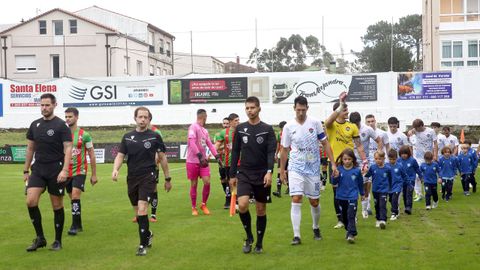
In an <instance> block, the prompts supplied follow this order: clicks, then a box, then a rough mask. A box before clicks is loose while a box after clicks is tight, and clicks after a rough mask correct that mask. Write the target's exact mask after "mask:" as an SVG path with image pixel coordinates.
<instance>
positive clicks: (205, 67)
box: [174, 52, 225, 75]
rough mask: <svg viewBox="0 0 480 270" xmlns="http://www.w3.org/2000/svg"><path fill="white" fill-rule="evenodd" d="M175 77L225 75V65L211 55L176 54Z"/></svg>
mask: <svg viewBox="0 0 480 270" xmlns="http://www.w3.org/2000/svg"><path fill="white" fill-rule="evenodd" d="M174 62H175V64H174V65H175V75H185V74H191V73H195V74H218V73H225V66H224V63H223V62H222V61H220V60H218V59H217V58H215V57H213V56H209V55H197V54H194V55H191V54H189V53H183V52H175V54H174Z"/></svg>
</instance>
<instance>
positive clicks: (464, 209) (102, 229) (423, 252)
mask: <svg viewBox="0 0 480 270" xmlns="http://www.w3.org/2000/svg"><path fill="white" fill-rule="evenodd" d="M0 166H1V167H0V168H1V169H0V193H1V195H0V218H1V221H0V269H82V270H83V269H454V268H456V269H479V266H480V193H476V194H472V195H471V196H469V197H466V196H464V195H463V193H462V190H461V185H460V181H459V179H458V178H457V179H456V181H455V185H454V194H453V199H452V200H451V201H450V202H448V203H446V202H444V201H442V200H440V202H439V207H438V208H437V209H433V210H430V211H428V212H427V211H426V210H425V202H424V201H421V202H414V207H413V214H412V215H411V216H407V215H405V214H403V212H401V215H400V218H399V219H398V220H396V221H388V223H387V228H386V230H380V229H378V228H375V218H374V217H372V216H370V217H369V218H368V219H363V218H362V217H361V213H360V212H361V211H360V209H359V211H357V217H358V224H357V230H358V236H357V238H356V242H355V244H353V245H352V244H348V243H347V242H346V241H345V239H344V237H345V230H344V229H333V225H335V223H336V217H335V212H334V209H333V201H332V190H331V187H330V185H328V186H327V188H326V190H325V191H324V192H323V193H322V197H321V199H320V202H321V207H322V212H321V217H320V229H321V232H322V236H323V240H320V241H314V240H313V234H312V228H311V224H312V221H311V216H310V208H309V205H308V203H307V202H306V201H304V203H303V207H302V217H303V218H302V227H301V232H302V244H301V245H299V246H291V245H290V241H291V239H292V237H293V233H292V228H291V223H290V199H289V197H288V196H286V195H283V196H282V198H280V199H279V198H276V197H273V203H271V204H268V206H267V217H268V221H267V230H266V234H265V238H264V253H263V254H260V255H256V254H243V253H242V244H243V239H244V237H245V233H244V231H243V228H242V226H241V223H240V219H239V217H238V215H235V216H234V217H230V216H229V214H228V210H224V209H223V203H224V198H225V197H224V194H223V191H222V189H221V185H220V183H219V180H218V172H217V167H216V165H215V164H211V166H212V181H211V182H212V186H211V187H212V190H211V193H210V199H209V203H208V206H209V209H210V211H211V212H212V215H211V216H204V215H202V214H201V213H200V215H199V216H197V217H193V216H191V211H190V199H189V183H188V180H187V179H186V173H185V164H183V163H172V164H170V170H171V176H172V185H173V189H172V190H171V192H169V193H166V192H165V191H164V190H163V180H161V182H160V184H159V186H158V188H159V208H158V213H157V217H158V222H157V223H150V229H151V230H152V231H153V233H154V235H155V237H154V242H153V247H152V248H151V249H149V250H148V254H147V256H145V257H137V256H135V252H136V248H137V246H138V242H139V239H138V226H137V224H136V223H132V221H131V220H132V218H133V216H134V213H133V211H132V208H131V206H130V203H129V200H128V197H127V186H126V183H125V176H126V164H124V165H123V166H122V171H121V173H120V180H119V182H116V183H115V182H112V180H111V177H110V175H111V170H112V164H101V165H98V168H97V170H98V178H99V183H98V184H97V185H96V186H94V187H92V186H91V185H90V184H88V185H87V187H86V192H85V193H84V194H83V195H82V220H83V228H84V231H83V232H81V233H79V235H77V236H69V235H67V233H66V231H67V230H68V228H69V227H70V224H71V214H70V201H69V200H68V197H66V198H65V228H64V235H63V249H62V250H61V251H59V252H52V251H49V250H48V246H49V245H50V244H51V243H52V242H53V240H54V228H53V211H52V208H51V205H50V202H49V198H48V195H47V194H46V193H45V194H43V195H42V198H41V201H40V210H41V212H42V223H43V227H44V232H45V236H46V239H47V242H48V244H47V248H41V249H39V250H37V251H36V252H31V253H27V252H26V251H25V248H26V247H27V246H28V245H30V243H31V241H32V239H33V238H34V236H35V233H34V229H33V226H32V225H31V224H30V220H29V217H28V211H27V208H26V205H25V196H24V185H23V181H22V173H21V172H22V170H23V165H21V164H16V165H5V164H1V165H0ZM274 176H276V173H275V174H274ZM477 178H480V172H479V171H477ZM273 189H274V188H273ZM201 190H202V184H199V187H198V194H199V195H198V198H199V199H200V198H201V195H200V194H201ZM284 190H285V187H283V190H282V192H283V191H284ZM401 205H403V202H402V204H401ZM372 207H373V202H372ZM389 210H390V205H389ZM250 211H251V214H252V222H253V231H255V210H254V206H253V205H251V206H250ZM388 212H389V213H390V211H388ZM388 216H389V215H388ZM254 235H255V232H254Z"/></svg>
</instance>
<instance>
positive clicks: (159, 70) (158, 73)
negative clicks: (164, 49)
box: [157, 67, 162, 76]
mask: <svg viewBox="0 0 480 270" xmlns="http://www.w3.org/2000/svg"><path fill="white" fill-rule="evenodd" d="M160 75H162V69H161V68H159V67H157V76H160Z"/></svg>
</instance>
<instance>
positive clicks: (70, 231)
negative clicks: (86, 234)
mask: <svg viewBox="0 0 480 270" xmlns="http://www.w3.org/2000/svg"><path fill="white" fill-rule="evenodd" d="M67 233H68V235H72V236H74V235H77V233H78V230H77V228H75V227H73V226H72V227H70V229H69V230H68V232H67Z"/></svg>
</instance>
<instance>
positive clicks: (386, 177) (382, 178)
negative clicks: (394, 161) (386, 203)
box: [365, 164, 392, 193]
mask: <svg viewBox="0 0 480 270" xmlns="http://www.w3.org/2000/svg"><path fill="white" fill-rule="evenodd" d="M365 177H372V192H379V193H388V192H390V188H391V184H392V171H391V167H390V165H389V164H385V165H384V166H383V167H382V168H380V167H378V165H377V164H373V165H372V166H371V167H370V168H369V169H368V172H367V174H365Z"/></svg>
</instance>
